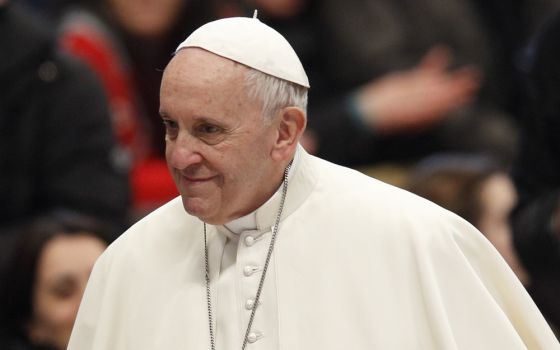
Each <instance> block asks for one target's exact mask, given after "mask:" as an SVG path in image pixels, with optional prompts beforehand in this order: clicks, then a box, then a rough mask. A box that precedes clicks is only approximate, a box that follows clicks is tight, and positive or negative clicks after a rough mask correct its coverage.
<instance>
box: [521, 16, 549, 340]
mask: <svg viewBox="0 0 560 350" xmlns="http://www.w3.org/2000/svg"><path fill="white" fill-rule="evenodd" d="M528 63H529V65H528V67H527V68H528V75H527V77H528V91H527V110H526V113H525V115H524V117H525V120H524V122H525V125H524V128H523V129H522V139H521V145H520V150H519V157H518V159H517V161H516V162H515V163H514V169H513V171H512V176H513V179H514V181H515V185H516V187H517V190H518V192H519V206H518V207H517V208H516V209H515V212H514V215H513V228H514V231H513V232H514V242H515V245H516V247H517V250H518V251H519V255H520V257H521V259H522V261H523V263H524V264H525V266H527V269H528V270H529V273H530V274H531V276H532V280H533V283H532V284H531V288H530V289H529V292H530V293H531V295H532V297H533V298H534V300H535V302H536V303H537V305H538V306H539V307H540V309H541V310H542V313H543V315H544V316H545V317H546V318H547V319H548V320H549V322H551V323H553V324H554V325H555V326H556V330H557V334H558V329H560V298H559V295H560V272H559V271H560V137H559V135H560V14H556V16H555V17H553V18H552V19H551V21H549V22H548V23H546V25H544V26H543V28H542V30H541V32H540V33H539V34H538V35H537V37H536V38H535V40H534V42H533V44H532V46H530V50H529V62H528Z"/></svg>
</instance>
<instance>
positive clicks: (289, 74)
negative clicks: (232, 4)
mask: <svg viewBox="0 0 560 350" xmlns="http://www.w3.org/2000/svg"><path fill="white" fill-rule="evenodd" d="M185 47H200V48H203V49H205V50H207V51H210V52H212V53H214V54H216V55H219V56H222V57H225V58H228V59H230V60H232V61H235V62H238V63H241V64H244V65H246V66H249V67H251V68H254V69H256V70H259V71H261V72H263V73H266V74H269V75H272V76H275V77H278V78H280V79H284V80H287V81H291V82H293V83H296V84H299V85H302V86H305V87H307V88H308V87H309V79H308V78H307V74H305V70H304V69H303V66H302V64H301V62H300V60H299V58H298V57H297V54H296V53H295V51H294V49H293V48H292V46H291V45H290V44H289V43H288V41H287V40H286V39H285V38H284V37H283V36H282V35H281V34H280V33H278V32H277V31H276V30H274V29H272V28H271V27H269V26H267V25H266V24H264V23H262V22H261V21H259V20H258V19H256V18H248V17H230V18H223V19H219V20H217V21H213V22H210V23H206V24H205V25H203V26H202V27H200V28H198V29H197V30H195V31H194V32H193V33H192V34H191V35H189V37H188V38H187V39H186V40H185V41H183V42H182V43H181V44H179V46H178V47H177V51H179V50H181V49H182V48H185Z"/></svg>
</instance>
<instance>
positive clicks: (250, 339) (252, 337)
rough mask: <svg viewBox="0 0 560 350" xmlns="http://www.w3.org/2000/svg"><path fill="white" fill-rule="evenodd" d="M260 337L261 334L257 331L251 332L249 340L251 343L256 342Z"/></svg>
mask: <svg viewBox="0 0 560 350" xmlns="http://www.w3.org/2000/svg"><path fill="white" fill-rule="evenodd" d="M258 339H259V336H258V335H257V334H256V333H255V332H251V333H249V335H248V336H247V341H248V342H249V343H251V344H252V343H254V342H256V341H257V340H258Z"/></svg>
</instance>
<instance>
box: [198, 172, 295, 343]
mask: <svg viewBox="0 0 560 350" xmlns="http://www.w3.org/2000/svg"><path fill="white" fill-rule="evenodd" d="M291 166H292V164H291V163H290V164H289V165H288V166H287V167H286V169H285V170H284V182H283V183H282V198H281V199H280V207H279V208H278V214H277V215H276V223H275V224H274V228H273V230H272V237H271V238H270V245H269V246H268V253H267V255H266V260H265V262H264V267H263V272H262V275H261V279H260V281H259V287H258V288H257V294H256V295H255V299H254V303H253V307H252V308H251V316H250V317H249V323H248V324H247V330H246V331H245V337H244V339H243V345H242V346H241V350H245V347H246V346H247V342H248V341H249V334H250V333H251V326H252V325H253V320H254V318H255V312H256V310H257V305H258V304H259V299H260V297H261V292H262V289H263V285H264V278H265V277H266V271H267V269H268V264H269V262H270V258H271V256H272V251H273V250H274V243H275V242H276V236H277V234H278V228H279V226H280V218H281V217H282V210H283V209H284V201H285V200H286V193H287V192H288V173H289V172H290V167H291ZM204 266H205V269H206V276H205V278H206V304H207V306H208V327H209V331H210V349H211V350H216V339H215V337H214V321H213V317H212V297H211V294H210V267H209V264H208V243H207V240H206V223H204Z"/></svg>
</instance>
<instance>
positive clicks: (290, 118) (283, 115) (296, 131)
mask: <svg viewBox="0 0 560 350" xmlns="http://www.w3.org/2000/svg"><path fill="white" fill-rule="evenodd" d="M278 113H279V114H280V116H279V118H278V126H277V127H278V133H277V138H276V142H275V144H274V148H273V149H272V158H273V159H274V160H277V161H282V160H288V159H289V158H290V157H291V156H292V155H293V154H294V152H295V149H296V147H297V144H298V141H299V139H300V138H301V135H302V134H303V131H304V130H305V126H306V124H307V118H306V117H305V112H304V111H303V110H301V109H300V108H298V107H286V108H283V109H282V110H281V111H279V112H278Z"/></svg>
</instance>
